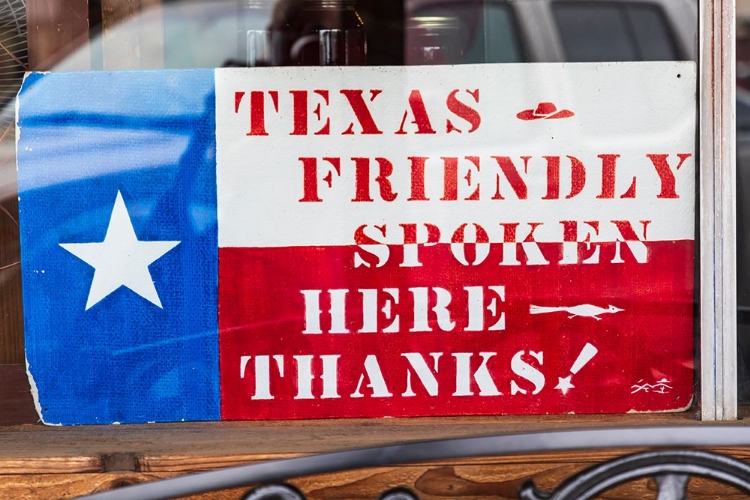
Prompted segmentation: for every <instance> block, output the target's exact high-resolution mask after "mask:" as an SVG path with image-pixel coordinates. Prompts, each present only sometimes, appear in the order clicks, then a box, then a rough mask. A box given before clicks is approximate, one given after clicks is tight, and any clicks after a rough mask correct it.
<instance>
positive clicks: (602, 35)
mask: <svg viewBox="0 0 750 500" xmlns="http://www.w3.org/2000/svg"><path fill="white" fill-rule="evenodd" d="M553 12H554V15H555V20H556V22H557V24H558V28H559V30H560V35H561V37H562V42H563V46H564V48H565V54H566V58H567V59H568V60H569V61H571V62H591V61H670V60H676V59H679V57H678V54H677V52H676V49H675V44H674V40H673V38H672V34H671V31H670V28H669V25H668V24H667V21H666V19H665V18H664V15H663V12H662V10H661V9H660V8H659V7H658V6H656V5H653V4H649V3H635V2H633V3H629V2H608V3H606V4H604V3H599V2H556V3H554V4H553Z"/></svg>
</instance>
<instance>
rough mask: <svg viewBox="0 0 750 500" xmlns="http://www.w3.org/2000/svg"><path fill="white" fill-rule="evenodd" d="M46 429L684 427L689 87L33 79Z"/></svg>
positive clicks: (31, 189) (685, 82) (460, 71)
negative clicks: (588, 420)
mask: <svg viewBox="0 0 750 500" xmlns="http://www.w3.org/2000/svg"><path fill="white" fill-rule="evenodd" d="M18 126H19V133H20V138H19V141H18V163H19V193H20V210H21V218H22V252H23V262H22V267H23V276H24V300H25V317H26V343H27V359H28V364H29V377H30V380H32V381H33V383H34V384H35V387H36V390H37V391H38V395H37V400H38V404H39V407H38V409H39V411H40V415H41V416H42V418H43V419H44V421H45V422H47V423H62V424H79V423H112V422H149V421H173V420H183V419H184V420H218V419H226V420H237V419H304V418H332V417H386V416H393V417H402V416H426V415H433V416H435V415H500V414H534V413H570V412H575V413H624V412H631V411H636V412H651V411H677V410H681V409H686V408H687V407H689V406H690V404H691V401H692V393H693V312H692V311H693V272H694V271H693V269H694V219H695V208H694V207H695V175H696V172H695V165H696V163H695V157H694V140H695V139H694V138H695V69H694V64H692V63H675V62H664V63H611V64H567V65H565V64H534V65H477V66H456V67H450V66H444V67H400V68H377V67H357V68H354V67H352V68H262V69H257V68H256V69H221V70H216V71H215V72H214V71H187V72H185V71H180V72H173V71H160V72H134V73H80V74H44V75H42V74H32V75H30V76H29V77H27V80H26V82H25V84H24V88H23V90H22V92H21V95H20V107H19V117H18Z"/></svg>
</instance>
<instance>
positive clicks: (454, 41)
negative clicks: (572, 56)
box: [406, 1, 524, 64]
mask: <svg viewBox="0 0 750 500" xmlns="http://www.w3.org/2000/svg"><path fill="white" fill-rule="evenodd" d="M409 10H410V14H409V20H408V25H407V29H406V40H407V43H406V47H407V49H406V50H407V54H406V63H407V64H476V63H510V62H522V61H524V57H523V51H522V43H521V39H520V37H519V32H518V28H517V26H516V19H515V17H514V13H513V11H512V10H511V7H510V5H508V4H506V3H504V2H497V1H495V2H479V1H469V2H455V1H452V2H434V1H432V2H424V1H421V2H413V4H411V5H410V7H409Z"/></svg>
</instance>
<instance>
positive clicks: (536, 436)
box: [81, 426, 750, 500]
mask: <svg viewBox="0 0 750 500" xmlns="http://www.w3.org/2000/svg"><path fill="white" fill-rule="evenodd" d="M708 446H716V447H732V446H750V428H746V427H736V426H684V427H648V428H644V427H640V428H619V429H588V430H569V431H547V432H534V433H524V434H507V435H498V436H487V437H473V438H459V439H445V440H438V441H426V442H420V443H409V444H398V445H392V446H381V447H375V448H364V449H358V450H351V451H340V452H332V453H324V454H320V455H314V456H308V457H300V458H291V459H285V460H275V461H271V462H265V463H260V464H252V465H245V466H239V467H230V468H226V469H220V470H216V471H210V472H202V473H198V474H191V475H188V476H183V477H178V478H172V479H166V480H162V481H153V482H149V483H144V484H139V485H135V486H130V487H127V488H122V489H118V490H112V491H107V492H102V493H96V494H93V495H89V496H86V497H81V500H83V499H86V500H130V499H133V498H138V499H140V500H166V499H170V498H179V497H181V496H187V495H191V494H193V495H194V494H199V493H205V492H208V491H215V490H222V489H226V488H236V487H241V486H248V485H253V484H264V483H266V484H267V483H279V482H282V481H285V480H287V479H290V478H294V477H300V476H308V475H313V474H322V473H330V472H338V471H343V470H354V469H361V468H367V467H379V466H387V465H396V464H408V463H415V462H427V461H432V460H444V459H455V458H465V457H482V456H502V455H513V454H521V453H545V452H557V451H574V450H584V449H586V450H591V449H605V448H654V447H660V448H665V447H669V448H687V447H708Z"/></svg>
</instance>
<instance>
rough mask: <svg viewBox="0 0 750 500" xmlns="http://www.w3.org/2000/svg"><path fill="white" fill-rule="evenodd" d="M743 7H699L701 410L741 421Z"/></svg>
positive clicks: (719, 2) (709, 3)
mask: <svg viewBox="0 0 750 500" xmlns="http://www.w3.org/2000/svg"><path fill="white" fill-rule="evenodd" d="M735 17H736V4H735V0H700V1H699V4H698V55H699V58H698V75H699V76H698V89H699V90H698V111H699V117H698V123H699V135H698V136H699V154H700V157H699V164H700V169H699V172H700V178H699V186H700V202H699V204H698V206H697V207H696V208H697V209H698V210H699V214H700V217H699V221H700V263H699V265H700V285H699V286H700V299H699V308H700V310H699V314H700V346H699V349H700V370H699V371H697V373H699V374H700V396H701V401H700V410H701V419H702V420H735V419H737V410H738V401H737V354H738V352H737V351H738V349H737V286H736V284H737V245H736V230H737V228H736V220H737V205H736V201H737V200H736V169H737V166H736V129H735V127H736V109H735V105H736V104H735V100H736V88H735V79H736V62H735V50H736V49H735V34H736V33H735Z"/></svg>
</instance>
